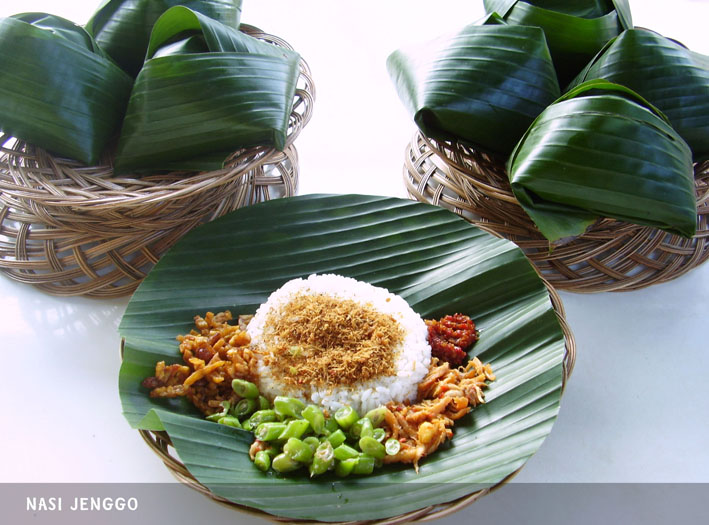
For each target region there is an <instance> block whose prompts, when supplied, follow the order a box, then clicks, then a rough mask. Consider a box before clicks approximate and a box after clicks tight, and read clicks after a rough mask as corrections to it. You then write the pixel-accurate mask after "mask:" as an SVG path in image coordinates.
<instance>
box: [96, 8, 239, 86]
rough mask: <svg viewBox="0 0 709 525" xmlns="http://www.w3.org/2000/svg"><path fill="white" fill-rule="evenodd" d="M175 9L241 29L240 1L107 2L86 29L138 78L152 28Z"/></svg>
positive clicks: (125, 68)
mask: <svg viewBox="0 0 709 525" xmlns="http://www.w3.org/2000/svg"><path fill="white" fill-rule="evenodd" d="M176 5H183V6H186V7H188V8H190V9H192V10H194V11H197V12H199V13H203V14H205V15H206V16H209V17H210V18H213V19H215V20H218V21H220V22H222V23H224V24H226V25H228V26H230V27H233V28H238V27H239V21H240V18H241V0H106V1H105V2H104V3H103V4H102V5H101V6H99V8H98V9H97V10H96V12H95V13H94V15H93V16H92V17H91V19H90V20H89V21H88V22H87V24H86V29H87V31H88V32H89V33H91V34H92V35H93V36H94V38H95V39H96V41H97V42H98V43H99V45H100V46H101V47H102V48H103V49H105V50H106V52H107V53H108V54H109V55H111V57H113V59H114V60H115V61H116V62H117V63H118V65H120V66H121V67H122V68H123V69H124V70H125V71H126V72H127V73H129V74H130V75H131V76H133V77H135V76H136V75H137V74H138V71H140V68H141V67H142V66H143V61H144V60H145V52H146V50H147V48H148V42H149V40H150V32H151V31H152V28H153V24H155V22H156V21H157V19H158V18H159V17H160V15H162V14H163V13H164V12H165V11H167V10H168V9H169V8H171V7H173V6H176Z"/></svg>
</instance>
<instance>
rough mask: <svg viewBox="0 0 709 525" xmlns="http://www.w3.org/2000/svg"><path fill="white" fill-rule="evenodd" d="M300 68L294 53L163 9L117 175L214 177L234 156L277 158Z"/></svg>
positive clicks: (133, 101)
mask: <svg viewBox="0 0 709 525" xmlns="http://www.w3.org/2000/svg"><path fill="white" fill-rule="evenodd" d="M195 51H198V52H195ZM299 65H300V56H299V55H298V54H297V53H295V52H294V51H290V50H286V49H284V48H280V47H277V46H275V45H272V44H268V43H265V42H261V41H259V40H258V39H256V38H253V37H250V36H248V35H245V34H243V33H241V32H239V31H238V30H236V29H234V28H231V27H229V26H226V25H224V24H221V23H220V22H217V21H216V20H213V19H211V18H209V17H207V16H205V15H202V14H201V13H198V12H196V11H192V10H190V9H187V8H186V7H181V6H176V7H173V8H171V9H169V10H168V11H166V12H165V13H164V14H163V15H162V16H161V17H160V18H159V19H158V21H157V22H156V23H155V28H154V31H153V34H152V36H151V40H150V42H149V45H148V60H147V61H146V62H145V64H144V66H143V69H142V70H141V71H140V73H139V75H138V77H137V78H136V80H135V86H134V87H133V92H132V93H131V97H130V101H129V103H128V109H127V111H126V116H125V119H124V121H123V128H122V130H121V135H120V138H119V141H118V146H117V150H116V159H115V168H116V171H117V172H127V171H143V170H162V169H173V170H174V169H178V170H179V169H183V170H214V169H219V168H221V167H222V166H223V164H224V160H225V159H226V157H227V156H228V155H229V154H231V153H233V152H234V151H236V150H238V149H240V148H245V147H251V146H272V147H275V148H277V149H279V150H282V149H283V148H284V147H285V142H286V135H287V132H288V125H289V120H290V113H291V110H292V107H293V98H294V96H295V88H296V83H297V80H298V75H299V72H300V69H299Z"/></svg>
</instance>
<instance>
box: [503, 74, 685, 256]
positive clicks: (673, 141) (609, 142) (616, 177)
mask: <svg viewBox="0 0 709 525" xmlns="http://www.w3.org/2000/svg"><path fill="white" fill-rule="evenodd" d="M507 169H508V173H509V178H510V184H511V186H512V191H513V193H514V194H515V197H516V198H517V200H518V201H519V202H520V204H521V205H522V207H523V208H524V209H525V211H526V212H527V214H528V215H529V216H530V218H531V219H532V221H533V222H534V223H535V224H536V226H537V227H538V228H539V230H540V232H541V233H542V234H543V235H544V236H545V237H546V238H547V239H548V240H549V241H550V242H552V243H559V242H564V241H566V240H567V239H568V238H573V237H576V236H578V235H581V234H583V233H584V231H585V230H586V229H587V227H588V226H590V225H591V224H593V223H594V222H595V221H596V220H597V219H599V218H602V217H609V218H614V219H618V220H621V221H625V222H629V223H634V224H639V225H647V226H653V227H656V228H660V229H662V230H666V231H668V232H672V233H676V234H679V235H682V236H684V237H692V236H693V235H694V234H695V230H696V223H697V207H696V197H695V186H694V171H693V164H692V154H691V151H690V149H689V146H688V145H687V143H686V142H685V141H684V140H683V139H682V138H681V137H680V135H679V134H678V133H677V132H676V131H675V130H674V129H673V128H672V126H671V125H670V124H669V122H668V121H667V119H666V117H665V116H664V115H663V114H662V113H661V112H660V111H659V110H657V109H656V108H655V107H653V106H652V105H651V104H650V103H649V102H647V101H646V100H645V99H643V98H642V97H641V96H640V95H638V94H637V93H635V92H634V91H632V90H631V89H629V88H627V87H625V86H621V85H619V84H614V83H611V82H607V81H602V80H592V81H588V82H585V83H583V84H580V85H579V86H577V87H576V88H574V89H573V90H571V91H569V92H568V93H567V94H565V95H563V96H562V97H561V98H559V100H557V101H556V102H555V103H553V104H552V105H550V106H549V107H548V108H547V109H546V110H545V111H544V112H543V113H542V114H541V115H540V116H539V117H538V118H537V119H536V120H535V121H534V123H533V124H532V125H531V126H530V128H529V130H528V131H527V133H526V134H525V135H524V137H523V138H522V140H520V142H519V144H518V145H517V147H516V148H515V150H514V152H513V153H512V155H511V156H510V158H509V160H508V164H507Z"/></svg>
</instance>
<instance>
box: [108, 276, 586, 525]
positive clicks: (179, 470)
mask: <svg viewBox="0 0 709 525" xmlns="http://www.w3.org/2000/svg"><path fill="white" fill-rule="evenodd" d="M544 284H545V285H546V286H547V289H548V291H549V298H550V299H551V303H552V306H553V307H554V311H555V313H556V317H557V319H558V320H559V324H560V326H561V330H562V332H563V334H564V339H565V341H566V352H565V354H564V361H563V377H562V393H563V389H564V388H565V387H566V383H567V382H568V380H569V377H570V376H571V372H572V371H573V368H574V363H575V361H576V342H575V340H574V336H573V333H572V332H571V329H570V328H569V325H568V324H567V322H566V313H565V311H564V305H563V303H562V302H561V298H560V297H559V294H558V293H557V292H556V291H555V290H554V288H553V287H552V286H551V285H550V284H549V283H547V282H546V281H545V282H544ZM122 355H123V348H122V346H121V356H122ZM139 432H140V435H141V436H142V438H143V439H144V440H145V442H146V443H147V444H148V446H149V447H150V448H151V449H152V450H153V452H155V453H156V454H157V455H158V456H159V457H160V459H161V460H162V462H163V463H164V464H165V466H166V467H167V468H168V470H169V471H170V473H171V474H172V475H173V476H174V477H175V479H177V480H178V481H179V482H181V483H184V484H185V485H187V486H188V487H189V488H191V489H193V490H196V491H198V492H200V493H202V494H203V495H205V496H207V497H209V498H211V499H212V500H214V501H216V502H217V503H220V504H222V505H225V506H227V507H229V508H232V509H234V510H237V511H240V512H244V513H246V514H249V515H252V516H256V517H259V518H264V519H268V520H270V521H273V522H276V523H279V524H280V523H298V524H300V525H303V524H308V523H312V524H315V523H320V522H317V521H310V520H294V519H291V518H281V517H278V516H274V515H272V514H268V513H266V512H264V511H261V510H259V509H255V508H252V507H247V506H245V505H240V504H238V503H234V502H232V501H229V500H227V499H224V498H222V497H220V496H217V495H216V494H214V493H212V492H211V491H210V490H209V488H207V487H205V486H204V485H202V484H201V483H200V482H199V481H197V479H195V477H194V476H193V475H192V474H191V473H190V472H189V471H188V470H187V468H186V467H185V465H184V464H183V463H182V462H181V461H180V459H179V458H178V457H177V454H176V453H175V450H174V448H172V443H171V441H170V437H169V436H168V435H167V433H165V432H153V431H148V430H139ZM520 470H522V467H520V468H519V469H518V470H516V471H515V472H513V473H512V474H510V475H509V476H507V477H506V478H505V479H503V480H502V481H500V482H499V483H497V484H496V485H494V486H492V487H490V488H487V489H483V490H479V491H476V492H473V493H471V494H469V495H467V496H464V497H462V498H459V499H457V500H454V501H451V502H448V503H442V504H440V505H433V506H429V507H425V508H422V509H418V510H415V511H412V512H409V513H407V514H402V515H400V516H395V517H392V518H385V519H381V520H369V521H362V522H340V523H341V525H342V524H344V523H349V524H353V523H362V524H367V525H375V524H381V525H384V524H386V525H397V524H403V523H410V522H417V521H430V520H433V519H438V518H443V517H444V516H448V515H450V514H453V513H454V512H457V511H459V510H460V509H462V508H464V507H467V506H468V505H470V504H471V503H473V502H475V501H477V500H478V499H480V498H481V497H483V496H485V495H486V494H489V493H490V492H492V491H494V490H496V489H498V488H500V487H501V486H503V485H504V484H506V483H507V482H508V481H509V480H511V479H512V478H513V477H515V476H516V475H517V474H518V473H519V471H520ZM334 525H337V524H334Z"/></svg>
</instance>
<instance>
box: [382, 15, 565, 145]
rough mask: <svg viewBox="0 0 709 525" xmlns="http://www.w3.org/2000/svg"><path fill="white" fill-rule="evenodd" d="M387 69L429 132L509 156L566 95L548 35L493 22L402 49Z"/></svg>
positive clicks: (404, 100)
mask: <svg viewBox="0 0 709 525" xmlns="http://www.w3.org/2000/svg"><path fill="white" fill-rule="evenodd" d="M387 69H388V71H389V75H390V77H391V78H392V81H393V82H394V84H395V87H396V90H397V93H398V95H399V98H400V99H401V100H402V102H403V103H404V105H405V106H406V109H407V110H408V111H409V113H410V114H411V115H412V116H413V118H414V121H415V122H416V124H417V126H418V127H419V128H420V129H421V131H422V132H423V133H424V134H426V135H427V136H429V137H433V138H436V139H443V140H448V139H450V140H461V141H463V142H467V143H470V144H472V145H474V146H475V147H477V148H479V149H482V150H486V151H491V152H494V153H498V154H502V155H505V156H506V155H509V153H510V152H511V151H512V149H513V148H514V146H515V144H516V143H517V141H518V140H519V139H520V137H521V136H522V134H524V132H525V130H526V129H527V127H529V125H530V124H531V123H532V121H533V120H534V118H535V117H536V116H537V115H539V114H540V113H541V112H542V110H543V109H544V108H545V107H546V106H547V105H549V104H550V103H551V102H553V101H554V100H555V99H556V98H557V97H558V96H559V93H560V92H559V84H558V82H557V80H556V74H555V73H554V68H553V65H552V63H551V58H550V55H549V50H548V48H547V45H546V42H545V40H544V34H543V33H542V31H541V30H540V29H539V28H535V27H523V26H510V25H506V24H501V23H500V20H499V19H497V18H495V17H493V18H492V19H488V20H487V21H486V22H485V23H484V24H477V23H476V24H471V25H468V26H466V27H465V28H463V29H462V30H461V31H459V32H458V33H456V34H454V35H451V36H447V37H442V38H439V39H437V40H435V41H433V42H430V43H427V44H425V45H422V46H419V47H415V48H410V49H401V50H397V51H395V52H394V53H392V54H391V55H390V56H389V58H388V59H387Z"/></svg>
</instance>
